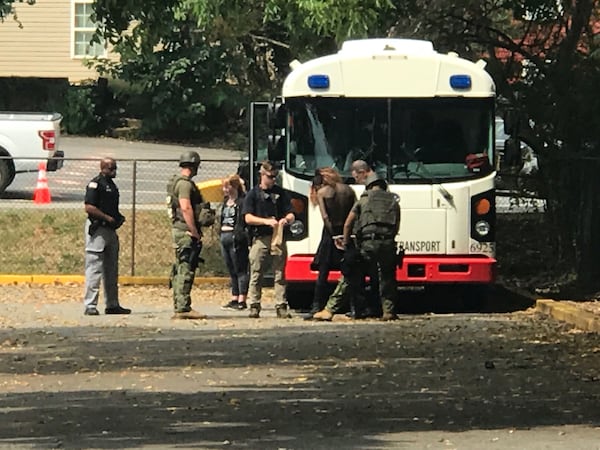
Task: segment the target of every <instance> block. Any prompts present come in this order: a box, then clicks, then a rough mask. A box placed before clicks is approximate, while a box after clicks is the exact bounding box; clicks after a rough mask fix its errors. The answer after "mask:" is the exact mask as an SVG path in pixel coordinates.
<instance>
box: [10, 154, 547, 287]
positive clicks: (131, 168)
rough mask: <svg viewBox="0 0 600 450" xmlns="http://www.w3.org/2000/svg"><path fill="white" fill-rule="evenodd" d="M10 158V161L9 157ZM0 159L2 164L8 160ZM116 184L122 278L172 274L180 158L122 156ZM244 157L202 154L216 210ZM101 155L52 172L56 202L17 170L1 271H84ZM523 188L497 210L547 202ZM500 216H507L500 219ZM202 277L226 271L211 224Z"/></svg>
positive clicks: (204, 180) (204, 182) (203, 178)
mask: <svg viewBox="0 0 600 450" xmlns="http://www.w3.org/2000/svg"><path fill="white" fill-rule="evenodd" d="M4 160H5V159H4ZM4 160H3V159H2V158H0V163H2V161H4ZM117 164H118V171H117V177H116V178H115V182H116V184H117V186H118V187H119V191H120V196H121V197H120V198H121V203H120V209H121V212H122V213H123V214H124V215H125V217H126V222H125V224H124V225H123V227H121V229H120V230H119V236H120V240H121V253H120V266H119V271H120V274H121V275H143V276H167V275H168V274H169V270H170V266H171V264H172V261H173V259H174V255H173V249H172V244H171V237H170V223H169V220H168V218H167V214H166V205H165V197H166V184H167V181H168V179H169V178H170V177H171V176H172V175H173V174H175V173H177V172H178V170H179V168H178V160H176V159H169V160H166V159H162V160H160V159H153V160H148V159H118V161H117ZM238 165H239V159H235V158H233V159H203V160H202V165H201V167H200V170H199V172H198V175H197V176H196V178H195V181H196V182H198V183H199V185H200V186H201V187H203V189H202V191H203V194H204V195H205V196H206V197H207V199H208V200H210V201H212V202H214V203H215V204H214V206H215V207H217V206H218V203H220V201H221V199H222V191H221V187H220V180H221V179H222V178H223V177H225V176H227V175H229V174H232V173H235V172H237V170H238ZM99 169H100V162H99V160H97V159H75V158H69V159H65V162H64V167H63V168H62V169H60V170H58V171H56V172H48V173H47V180H48V189H49V191H50V194H51V202H50V203H47V204H36V203H34V202H33V197H34V193H35V190H36V185H37V183H38V177H39V173H38V172H30V173H22V174H17V176H16V177H15V179H14V181H13V182H12V183H11V184H10V186H9V187H8V189H7V190H6V191H5V192H4V193H2V194H1V197H0V198H1V199H0V229H1V230H2V234H1V236H2V238H1V241H2V242H1V244H0V267H1V268H0V273H4V274H31V273H34V274H83V259H84V234H83V233H84V230H83V228H84V222H85V219H86V214H85V212H84V206H83V199H84V195H85V187H86V185H87V183H88V182H89V181H90V180H91V179H92V178H93V177H94V176H96V175H97V174H98V172H99ZM538 197H539V196H535V195H532V194H531V193H529V192H527V191H525V190H521V191H519V190H516V189H515V190H512V189H511V190H510V191H506V192H501V191H499V192H498V196H497V199H496V204H497V208H498V212H499V213H531V212H543V211H544V210H545V201H544V200H543V199H540V198H538ZM499 220H501V219H500V218H499ZM203 231H204V235H205V237H204V240H203V241H204V249H203V251H202V256H203V258H204V259H205V264H204V265H203V266H202V267H201V269H200V271H201V273H202V274H204V275H207V276H212V275H217V276H221V275H223V276H224V275H226V268H225V265H224V263H223V261H222V258H221V255H220V247H219V242H218V230H217V229H216V228H210V229H205V230H203Z"/></svg>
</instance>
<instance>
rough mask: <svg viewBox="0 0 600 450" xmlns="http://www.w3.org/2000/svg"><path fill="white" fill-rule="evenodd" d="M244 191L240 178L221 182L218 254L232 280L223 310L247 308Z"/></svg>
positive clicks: (234, 175) (246, 237)
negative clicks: (219, 244) (219, 250)
mask: <svg viewBox="0 0 600 450" xmlns="http://www.w3.org/2000/svg"><path fill="white" fill-rule="evenodd" d="M245 193H246V190H245V188H244V182H243V181H242V179H241V178H240V176H239V175H237V174H233V175H230V176H228V177H226V178H225V179H223V195H224V199H223V207H222V208H221V239H220V240H221V253H222V254H223V259H225V264H226V265H227V270H228V271H229V277H230V279H231V300H230V301H229V303H227V304H226V305H223V309H234V310H238V309H246V307H247V306H246V296H247V295H248V234H247V232H246V227H245V224H244V219H243V216H242V205H243V203H244V195H245Z"/></svg>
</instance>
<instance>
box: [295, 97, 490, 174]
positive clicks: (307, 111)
mask: <svg viewBox="0 0 600 450" xmlns="http://www.w3.org/2000/svg"><path fill="white" fill-rule="evenodd" d="M493 108H494V104H493V98H464V97H462V98H410V99H409V98H402V99H396V98H393V99H386V98H328V97H319V98H305V97H302V98H296V97H294V98H287V99H286V110H287V112H288V129H287V132H286V134H287V139H288V141H287V142H288V145H287V158H286V160H287V168H288V170H289V171H290V172H291V173H294V174H296V175H298V176H300V177H302V178H309V177H312V175H314V171H315V169H316V168H319V167H334V168H336V169H337V170H338V171H339V172H340V173H341V174H342V176H345V177H350V176H351V170H350V166H351V164H352V161H354V160H357V159H362V160H365V161H366V162H368V163H369V164H370V165H371V166H372V167H373V169H374V170H375V171H376V172H377V173H378V174H379V175H380V176H382V177H384V178H385V179H387V180H388V181H389V182H393V183H400V184H402V183H439V182H443V181H449V180H458V179H468V178H473V177H479V176H482V175H485V174H489V173H490V172H491V171H492V167H493V162H494V154H493V151H494V150H493V149H494V145H493V143H494V140H493V137H494V130H493V127H494V109H493Z"/></svg>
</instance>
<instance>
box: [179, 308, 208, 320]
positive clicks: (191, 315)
mask: <svg viewBox="0 0 600 450" xmlns="http://www.w3.org/2000/svg"><path fill="white" fill-rule="evenodd" d="M207 317H208V316H207V315H206V314H201V313H199V312H198V311H194V310H193V309H191V310H189V311H186V312H176V313H175V314H173V317H171V319H189V320H197V319H206V318H207Z"/></svg>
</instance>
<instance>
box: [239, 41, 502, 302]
mask: <svg viewBox="0 0 600 450" xmlns="http://www.w3.org/2000/svg"><path fill="white" fill-rule="evenodd" d="M484 66H485V63H484V62H483V61H479V62H476V63H473V62H471V61H467V60H465V59H461V58H459V57H458V55H456V54H455V53H448V54H440V53H437V52H436V51H435V50H434V48H433V45H432V43H431V42H428V41H418V40H405V39H367V40H356V41H348V42H345V43H344V44H343V46H342V48H341V50H340V51H339V52H338V53H337V54H334V55H329V56H325V57H321V58H316V59H314V60H311V61H308V62H306V63H303V64H301V63H299V62H297V61H295V62H293V63H292V64H291V67H292V71H291V73H290V74H289V75H288V76H287V78H286V80H285V82H284V85H283V90H282V95H281V97H278V98H277V99H276V101H275V102H273V103H253V104H252V107H251V114H250V120H251V136H250V141H251V143H250V155H249V160H250V164H249V167H250V174H249V178H250V180H254V179H255V172H256V170H257V167H258V165H259V164H260V162H261V161H262V160H264V159H271V160H275V161H280V162H281V165H282V167H281V171H280V180H279V183H280V185H281V186H282V187H284V188H285V189H287V190H289V191H290V192H291V194H292V197H293V204H294V208H295V210H296V215H297V219H298V220H297V222H296V223H295V224H293V226H291V227H290V230H289V231H290V232H289V233H288V234H289V235H288V255H289V256H288V261H287V266H286V271H285V276H286V279H287V282H288V301H289V302H290V305H291V306H292V307H300V306H302V305H306V304H307V303H309V302H310V300H311V294H310V292H311V290H312V288H313V286H314V282H315V280H316V278H317V272H315V271H313V270H311V267H310V263H311V261H312V259H313V255H314V253H315V251H316V249H317V246H318V244H319V240H320V237H321V229H322V226H323V223H322V220H321V216H320V214H319V211H318V208H316V207H315V206H313V205H311V204H310V202H309V201H308V194H309V188H310V184H311V180H312V177H313V176H314V174H315V169H317V168H319V167H325V166H331V167H334V168H336V169H337V170H338V171H339V172H340V173H341V174H342V176H343V177H344V178H345V179H347V181H348V182H349V183H353V180H352V178H351V175H350V164H351V163H352V161H353V160H356V159H363V160H365V161H367V162H368V163H370V164H371V165H372V167H373V168H374V170H375V171H376V172H377V173H378V174H379V175H380V176H382V177H384V178H385V179H386V180H387V181H388V184H389V189H390V190H391V191H392V192H395V193H397V194H398V195H399V196H400V199H401V201H400V206H401V211H402V220H401V226H400V233H399V235H398V236H397V241H398V242H399V243H401V244H402V246H403V247H404V249H405V252H406V256H405V258H404V264H403V265H402V267H400V268H398V269H397V272H396V277H397V280H398V283H399V285H415V286H428V285H429V286H444V287H448V286H449V285H454V286H467V287H478V286H486V285H489V284H491V283H493V282H494V279H495V268H496V260H495V235H496V208H495V191H494V176H495V171H494V167H495V154H494V124H495V115H494V100H495V87H494V83H493V81H492V79H491V77H490V76H489V74H488V73H487V72H486V71H485V70H484ZM353 187H354V188H355V189H356V191H357V194H360V192H361V191H362V189H363V186H360V185H353ZM337 277H339V273H332V274H331V275H330V281H332V282H333V281H335V280H336V279H337Z"/></svg>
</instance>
